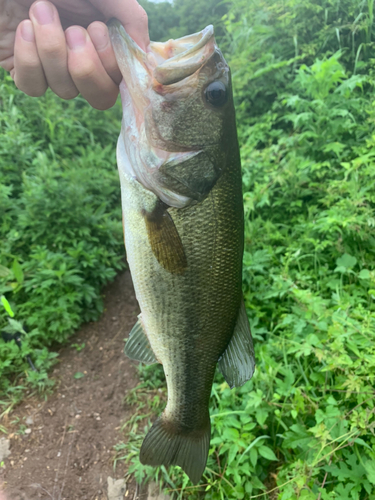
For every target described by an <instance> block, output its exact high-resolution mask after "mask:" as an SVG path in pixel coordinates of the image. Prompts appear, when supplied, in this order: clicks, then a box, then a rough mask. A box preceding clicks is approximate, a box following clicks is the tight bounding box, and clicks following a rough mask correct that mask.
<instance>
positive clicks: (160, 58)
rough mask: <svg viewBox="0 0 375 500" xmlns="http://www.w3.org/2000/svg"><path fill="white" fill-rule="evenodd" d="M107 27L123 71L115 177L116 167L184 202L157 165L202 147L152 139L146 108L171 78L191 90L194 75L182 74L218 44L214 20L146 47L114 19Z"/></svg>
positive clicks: (175, 202) (176, 203)
mask: <svg viewBox="0 0 375 500" xmlns="http://www.w3.org/2000/svg"><path fill="white" fill-rule="evenodd" d="M108 28H109V33H110V38H111V42H112V46H113V49H114V52H115V55H116V59H117V63H118V65H119V68H120V71H121V73H122V76H123V80H122V82H121V84H120V92H121V100H122V107H123V121H122V128H121V134H120V137H119V141H118V146H117V163H118V167H119V171H120V178H121V173H123V174H126V175H128V176H130V177H132V178H133V179H136V180H138V182H140V184H141V185H142V186H143V187H144V188H146V189H148V190H150V191H152V192H153V193H155V194H156V195H157V196H158V197H159V198H160V199H161V200H162V201H163V202H164V203H166V204H167V205H169V206H173V207H176V208H183V207H186V206H188V205H189V204H190V203H192V201H193V200H192V198H190V197H189V196H186V195H183V194H181V193H177V192H174V191H172V190H170V189H168V188H167V187H166V186H165V185H164V184H163V183H162V182H161V181H160V175H159V170H160V169H161V167H162V166H163V165H166V164H167V163H169V164H177V163H183V162H185V161H187V160H190V159H192V158H194V156H196V155H199V154H200V153H201V148H200V147H199V148H192V149H193V150H186V148H181V149H180V150H179V148H175V147H174V148H173V149H170V145H171V144H170V143H169V142H168V141H166V142H165V147H163V146H162V144H163V142H161V144H160V145H156V144H155V143H154V141H153V139H152V137H151V136H150V130H152V129H154V128H155V127H154V124H153V123H152V118H150V110H151V109H152V106H153V101H154V100H155V99H156V100H157V99H159V100H160V98H161V96H160V95H159V94H162V93H163V90H162V89H165V91H168V89H171V90H172V89H173V88H174V85H173V84H176V85H177V86H179V91H180V92H187V93H192V92H194V90H195V86H196V85H197V79H196V78H193V77H192V80H185V79H187V78H188V77H190V76H191V75H194V73H196V72H197V71H198V70H199V69H200V68H201V67H202V66H203V65H204V64H205V63H206V61H207V60H208V59H209V58H210V57H211V56H212V55H213V54H214V52H215V50H217V47H216V42H215V37H214V29H213V26H208V27H207V28H205V29H204V30H203V31H201V32H200V33H195V34H193V35H189V36H186V37H183V38H180V39H178V40H169V41H168V42H165V43H156V42H151V43H150V45H149V46H148V47H147V49H146V51H144V50H142V49H141V48H140V47H139V46H138V45H137V44H136V43H135V42H134V40H133V39H132V38H131V37H130V36H129V35H128V34H127V32H126V31H125V29H124V27H123V26H122V24H121V23H120V22H119V21H118V20H117V19H112V20H111V21H109V23H108ZM168 86H170V87H168ZM147 116H148V118H147ZM160 147H163V149H160Z"/></svg>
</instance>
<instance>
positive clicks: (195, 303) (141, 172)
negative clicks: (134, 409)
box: [109, 20, 255, 484]
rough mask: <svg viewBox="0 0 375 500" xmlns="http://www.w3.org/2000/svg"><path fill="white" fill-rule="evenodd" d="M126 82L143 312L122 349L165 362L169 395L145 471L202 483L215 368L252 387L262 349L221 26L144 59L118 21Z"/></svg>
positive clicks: (147, 449)
mask: <svg viewBox="0 0 375 500" xmlns="http://www.w3.org/2000/svg"><path fill="white" fill-rule="evenodd" d="M109 32H110V38H111V41H112V46H113V48H114V52H115V55H116V59H117V62H118V65H119V68H120V70H121V73H122V76H123V81H122V83H121V85H120V91H121V99H122V108H123V119H122V126H121V133H120V136H119V139H118V145H117V163H118V169H119V176H120V184H121V199H122V213H123V225H124V238H125V247H126V255H127V260H128V264H129V268H130V271H131V275H132V278H133V283H134V288H135V292H136V297H137V300H138V302H139V306H140V310H141V313H140V315H139V316H138V320H137V322H136V324H135V326H134V327H133V329H132V330H131V332H130V335H129V339H128V340H127V343H126V346H125V353H126V354H127V356H128V357H129V358H131V359H134V360H137V361H142V362H144V363H147V364H152V363H161V364H162V365H163V370H164V374H165V378H166V383H167V389H168V399H167V404H166V407H165V409H164V411H163V413H162V414H161V415H160V416H159V417H158V418H157V420H156V421H155V422H154V424H153V425H152V427H151V429H150V430H149V432H148V433H147V435H146V437H145V439H144V441H143V443H142V446H141V450H140V462H141V463H142V464H147V465H152V466H160V465H164V466H166V467H168V466H170V465H178V466H180V467H181V468H182V469H183V470H184V472H185V473H186V474H187V475H188V476H189V478H190V480H191V481H192V483H193V484H197V483H198V482H199V480H200V479H201V477H202V475H203V473H204V470H205V467H206V462H207V457H208V452H209V444H210V435H211V427H210V415H209V400H210V394H211V388H212V384H213V379H214V375H215V370H216V365H217V364H218V366H219V368H220V370H221V372H222V374H223V376H224V378H225V380H226V381H227V383H228V384H229V386H230V387H231V388H233V387H235V386H240V385H243V384H244V383H245V382H246V381H247V380H249V379H250V378H251V377H252V375H253V373H254V368H255V358H254V348H253V341H252V337H251V332H250V326H249V321H248V318H247V315H246V309H245V304H244V299H243V296H242V258H243V250H244V210H243V199H242V180H241V162H240V152H239V145H238V138H237V130H236V119H235V109H234V103H233V92H232V83H231V75H230V69H229V67H228V64H227V63H226V61H225V59H224V57H223V55H222V53H221V51H220V49H219V48H218V46H217V44H216V41H215V36H214V29H213V26H208V27H206V28H205V29H204V30H203V31H201V32H199V33H195V34H192V35H188V36H185V37H183V38H180V39H177V40H169V41H167V42H165V43H161V42H151V44H150V46H149V47H148V48H147V50H146V51H143V50H142V49H141V48H140V47H139V46H138V45H137V44H136V43H135V42H134V41H133V40H132V39H131V38H130V36H129V35H128V34H127V33H126V31H125V29H124V27H123V26H122V25H121V24H120V22H119V21H117V20H111V21H110V22H109Z"/></svg>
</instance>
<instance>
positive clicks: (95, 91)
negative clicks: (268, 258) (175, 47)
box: [0, 0, 149, 109]
mask: <svg viewBox="0 0 375 500" xmlns="http://www.w3.org/2000/svg"><path fill="white" fill-rule="evenodd" d="M29 16H30V18H29ZM111 17H116V18H117V19H119V20H120V22H121V23H122V24H123V25H124V26H125V28H126V30H127V32H128V33H129V35H130V36H131V37H132V38H133V39H134V41H135V42H137V43H138V45H140V47H141V48H142V49H144V50H146V48H147V46H148V44H149V37H148V24H147V15H146V13H145V11H144V10H143V8H142V7H141V6H140V5H139V4H138V2H137V1H136V0H51V1H47V0H37V1H36V2H34V3H33V1H32V0H0V66H2V67H3V68H5V69H6V70H7V71H10V73H11V75H12V77H13V79H14V81H15V83H16V85H17V87H18V88H19V89H20V90H22V91H23V92H25V93H26V94H28V95H30V96H34V97H38V96H41V95H43V94H44V92H45V91H46V89H47V88H48V87H50V88H51V89H52V90H53V92H55V93H56V94H57V95H58V96H60V97H62V98H63V99H72V98H74V97H76V96H77V95H78V94H79V93H81V94H82V96H83V97H84V98H85V99H86V100H87V101H88V102H89V103H90V104H91V105H92V106H93V107H94V108H97V109H107V108H110V107H111V106H113V104H114V103H115V102H116V98H117V95H118V85H119V83H120V82H121V79H122V77H121V73H120V70H119V69H118V66H117V62H116V58H115V55H114V52H113V50H112V46H111V43H110V39H109V34H108V30H107V27H106V25H105V24H104V22H103V21H107V20H108V19H110V18H111ZM64 30H65V32H64Z"/></svg>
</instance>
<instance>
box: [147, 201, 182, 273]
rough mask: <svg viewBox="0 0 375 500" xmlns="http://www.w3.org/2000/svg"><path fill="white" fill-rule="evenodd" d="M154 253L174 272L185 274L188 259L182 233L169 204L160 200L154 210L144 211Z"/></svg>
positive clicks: (161, 262) (160, 262)
mask: <svg viewBox="0 0 375 500" xmlns="http://www.w3.org/2000/svg"><path fill="white" fill-rule="evenodd" d="M143 215H144V218H145V221H146V228H147V234H148V240H149V242H150V245H151V248H152V251H153V254H154V255H155V257H156V259H157V260H158V262H159V264H160V265H161V266H163V267H164V269H166V270H167V271H169V272H170V273H172V274H183V273H184V272H185V269H186V268H187V260H186V255H185V251H184V247H183V246H182V242H181V238H180V235H179V234H178V231H177V229H176V226H175V224H174V222H173V219H172V217H171V216H170V214H169V213H168V211H167V205H165V203H163V202H162V201H159V202H158V203H157V205H156V206H155V209H154V210H153V211H152V212H146V211H145V212H144V213H143Z"/></svg>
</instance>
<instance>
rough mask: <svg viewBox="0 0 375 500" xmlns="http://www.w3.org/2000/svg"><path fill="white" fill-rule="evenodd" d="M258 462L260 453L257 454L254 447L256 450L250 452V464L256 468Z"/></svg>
mask: <svg viewBox="0 0 375 500" xmlns="http://www.w3.org/2000/svg"><path fill="white" fill-rule="evenodd" d="M257 461H258V452H257V450H256V448H255V447H254V448H251V450H250V462H251V463H252V464H253V466H254V467H255V466H256V464H257Z"/></svg>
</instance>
